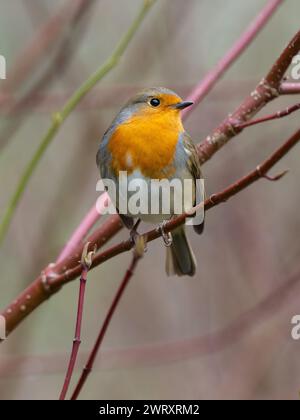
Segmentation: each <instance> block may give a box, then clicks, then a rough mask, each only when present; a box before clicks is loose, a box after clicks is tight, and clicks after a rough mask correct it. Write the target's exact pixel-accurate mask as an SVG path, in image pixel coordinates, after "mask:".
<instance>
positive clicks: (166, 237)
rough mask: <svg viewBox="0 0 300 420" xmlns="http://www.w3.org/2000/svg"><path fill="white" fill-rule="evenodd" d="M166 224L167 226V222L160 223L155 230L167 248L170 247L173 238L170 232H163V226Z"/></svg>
mask: <svg viewBox="0 0 300 420" xmlns="http://www.w3.org/2000/svg"><path fill="white" fill-rule="evenodd" d="M166 224H167V221H166V220H164V221H163V222H162V223H160V224H159V225H158V228H157V230H158V232H160V233H161V236H162V238H163V241H164V244H165V246H167V247H169V246H171V245H172V242H173V238H172V233H171V232H166V231H165V225H166Z"/></svg>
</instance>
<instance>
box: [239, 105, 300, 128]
mask: <svg viewBox="0 0 300 420" xmlns="http://www.w3.org/2000/svg"><path fill="white" fill-rule="evenodd" d="M299 109H300V104H295V105H292V106H290V107H288V108H286V109H284V110H282V111H277V112H275V113H274V114H271V115H267V116H265V117H261V118H258V119H257V120H252V121H248V122H245V123H243V124H239V125H237V126H236V128H246V127H251V126H252V125H257V124H261V123H264V122H267V121H273V120H277V119H279V118H284V117H287V116H288V115H290V114H292V113H293V112H296V111H299Z"/></svg>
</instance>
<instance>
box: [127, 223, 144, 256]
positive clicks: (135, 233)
mask: <svg viewBox="0 0 300 420" xmlns="http://www.w3.org/2000/svg"><path fill="white" fill-rule="evenodd" d="M140 223H141V219H137V221H136V222H135V224H134V225H133V228H132V229H131V231H130V240H131V242H132V243H133V244H134V245H136V243H137V239H138V237H139V236H140V234H139V233H138V231H137V228H138V227H139V225H140ZM146 251H147V245H146V244H145V249H144V252H146Z"/></svg>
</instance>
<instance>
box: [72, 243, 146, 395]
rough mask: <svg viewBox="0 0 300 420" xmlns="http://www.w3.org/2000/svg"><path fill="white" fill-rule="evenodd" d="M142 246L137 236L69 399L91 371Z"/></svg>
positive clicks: (141, 253) (77, 390) (79, 389)
mask: <svg viewBox="0 0 300 420" xmlns="http://www.w3.org/2000/svg"><path fill="white" fill-rule="evenodd" d="M144 247H145V244H144V238H143V237H142V236H140V237H139V238H138V242H137V244H136V247H135V249H134V252H133V256H132V260H131V263H130V266H129V268H128V269H127V271H126V273H125V276H124V278H123V280H122V282H121V284H120V286H119V288H118V290H117V292H116V294H115V296H114V299H113V301H112V303H111V306H110V307H109V310H108V312H107V315H106V317H105V319H104V322H103V324H102V326H101V328H100V331H99V334H98V337H97V340H96V342H95V344H94V347H93V349H92V351H91V354H90V356H89V358H88V361H87V364H86V366H85V368H84V369H83V371H82V374H81V376H80V378H79V381H78V383H77V385H76V387H75V390H74V392H73V394H72V397H71V400H76V399H77V398H78V395H79V393H80V391H81V390H82V388H83V386H84V384H85V382H86V380H87V378H88V376H89V374H90V373H91V371H92V368H93V365H94V362H95V359H96V357H97V354H98V352H99V350H100V347H101V344H102V342H103V339H104V337H105V333H106V331H107V328H108V327H109V324H110V322H111V320H112V317H113V315H114V313H115V311H116V308H117V306H118V304H119V302H120V300H121V297H122V296H123V294H124V291H125V289H126V286H127V285H128V283H129V281H130V279H131V278H132V276H133V274H134V271H135V268H136V266H137V263H138V261H139V260H140V258H141V257H142V256H143V253H144Z"/></svg>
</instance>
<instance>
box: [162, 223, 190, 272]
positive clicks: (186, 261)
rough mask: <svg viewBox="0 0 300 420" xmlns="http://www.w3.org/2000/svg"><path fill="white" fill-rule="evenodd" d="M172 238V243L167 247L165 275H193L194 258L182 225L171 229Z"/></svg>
mask: <svg viewBox="0 0 300 420" xmlns="http://www.w3.org/2000/svg"><path fill="white" fill-rule="evenodd" d="M172 238H173V241H172V245H171V246H170V247H168V248H167V259H166V272H167V275H168V276H171V275H174V274H176V275H178V276H185V275H188V276H193V275H194V274H195V271H196V260H195V256H194V253H193V251H192V248H191V246H190V244H189V242H188V239H187V237H186V234H185V229H184V226H180V227H179V228H177V229H175V230H173V232H172Z"/></svg>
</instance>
